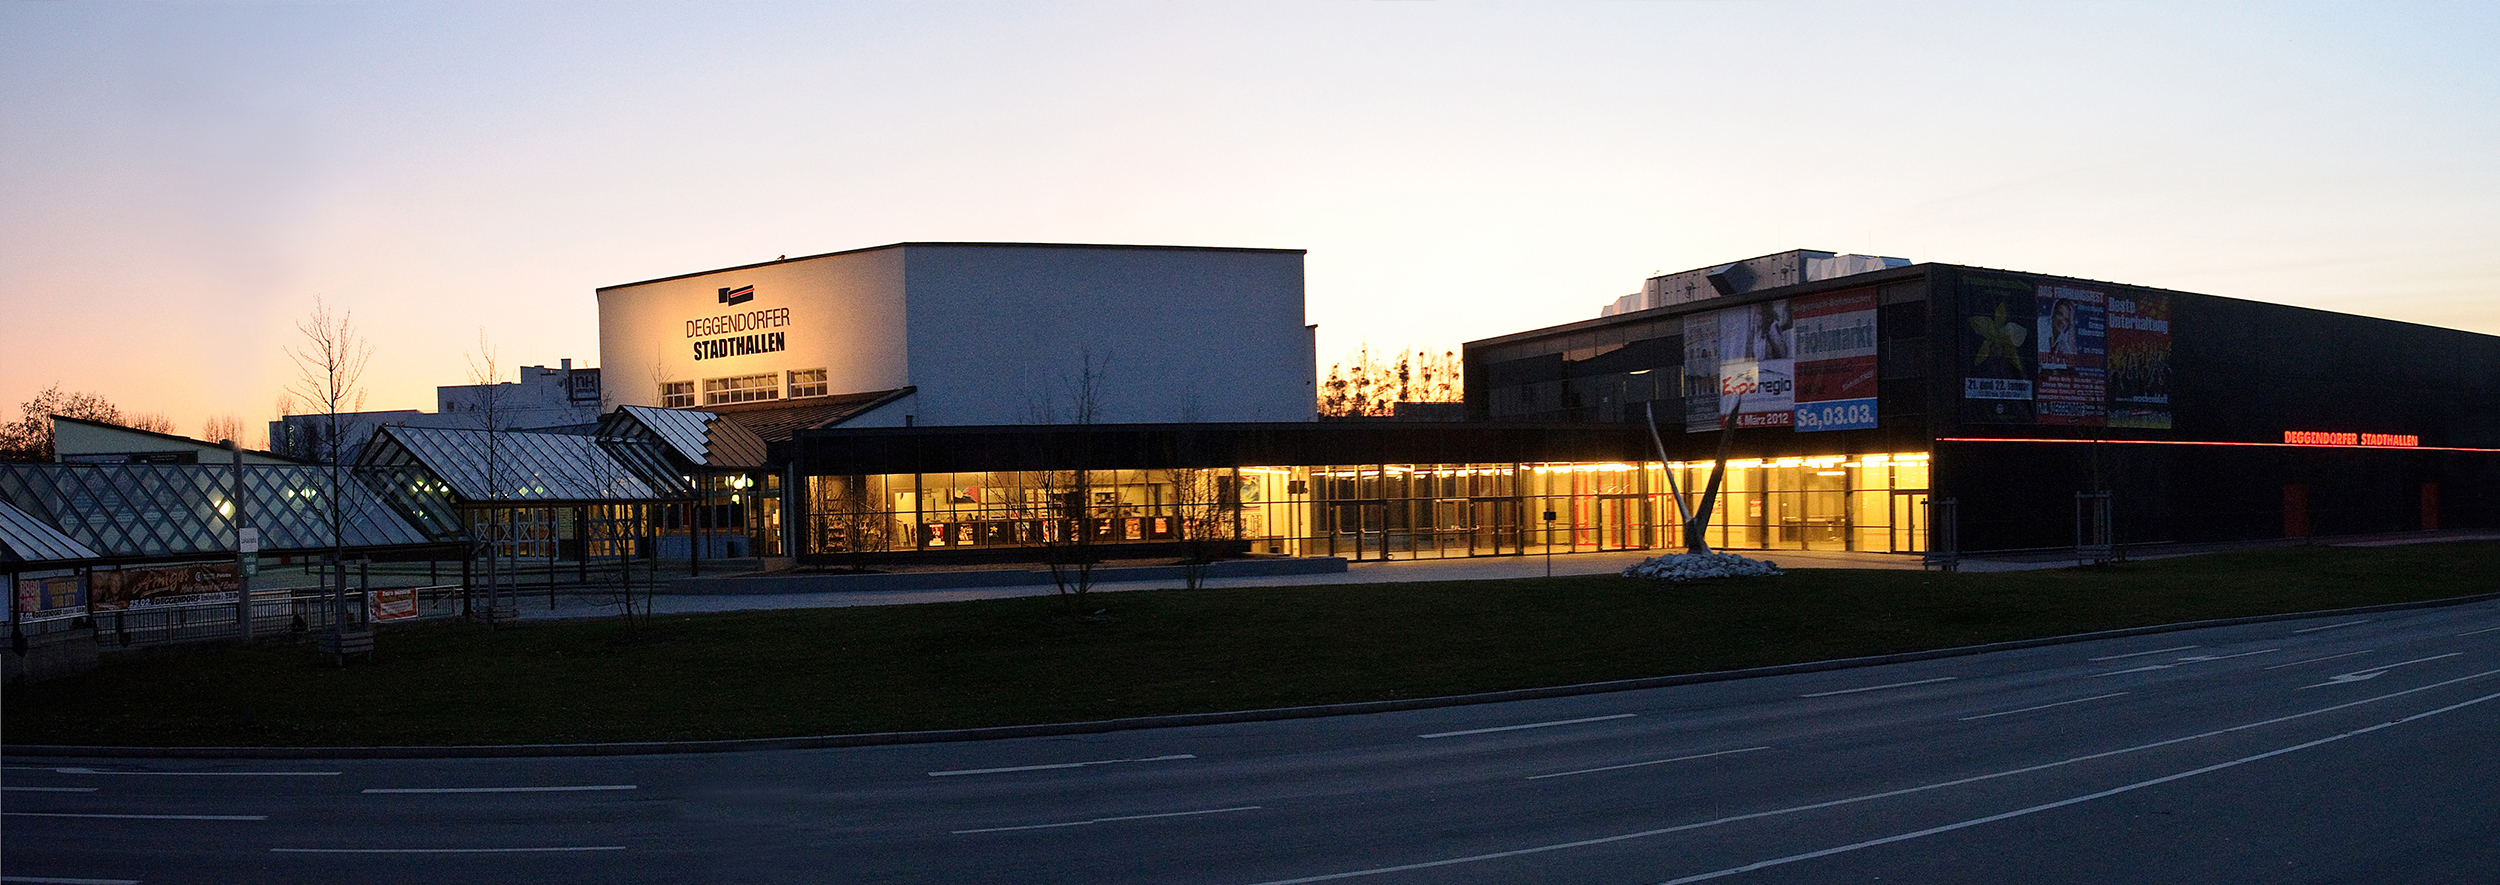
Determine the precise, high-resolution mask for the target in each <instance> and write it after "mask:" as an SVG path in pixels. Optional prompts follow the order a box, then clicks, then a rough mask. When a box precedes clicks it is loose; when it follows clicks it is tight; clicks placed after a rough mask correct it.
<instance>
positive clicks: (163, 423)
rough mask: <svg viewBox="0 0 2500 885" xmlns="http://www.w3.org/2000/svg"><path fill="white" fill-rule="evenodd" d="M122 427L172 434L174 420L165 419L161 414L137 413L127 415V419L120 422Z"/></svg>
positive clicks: (163, 414)
mask: <svg viewBox="0 0 2500 885" xmlns="http://www.w3.org/2000/svg"><path fill="white" fill-rule="evenodd" d="M122 426H123V427H128V428H130V429H132V430H145V431H148V432H150V433H172V432H174V419H172V418H168V417H165V413H163V412H137V413H133V414H131V415H129V416H128V419H127V420H125V421H123V422H122Z"/></svg>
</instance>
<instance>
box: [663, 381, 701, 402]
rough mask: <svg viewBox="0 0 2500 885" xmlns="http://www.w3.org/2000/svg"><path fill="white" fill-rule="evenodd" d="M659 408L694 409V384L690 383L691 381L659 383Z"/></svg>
mask: <svg viewBox="0 0 2500 885" xmlns="http://www.w3.org/2000/svg"><path fill="white" fill-rule="evenodd" d="M660 408H663V409H691V408H694V382H692V381H662V382H660Z"/></svg>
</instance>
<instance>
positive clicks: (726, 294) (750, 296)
mask: <svg viewBox="0 0 2500 885" xmlns="http://www.w3.org/2000/svg"><path fill="white" fill-rule="evenodd" d="M753 300H755V287H754V286H739V287H738V288H735V289H722V290H720V303H722V304H745V303H747V302H749V301H753Z"/></svg>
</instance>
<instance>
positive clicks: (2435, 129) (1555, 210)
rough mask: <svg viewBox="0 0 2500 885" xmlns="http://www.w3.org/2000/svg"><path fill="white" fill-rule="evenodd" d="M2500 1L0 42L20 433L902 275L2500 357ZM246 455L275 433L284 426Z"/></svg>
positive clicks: (718, 20)
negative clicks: (1285, 274) (1714, 305)
mask: <svg viewBox="0 0 2500 885" xmlns="http://www.w3.org/2000/svg"><path fill="white" fill-rule="evenodd" d="M2496 33H2500V4H2490V3H2480V4H2472V3H2458V4H2417V3H2369V4H2360V3H2343V4H2299V3H2245V4H2243V3H2193V4H2191V3H2177V2H2166V3H2125V2H2094V3H1935V4H1926V3H1900V4H1869V3H1833V4H1822V3H1809V2H1778V3H1773V2H1761V3H1705V2H1661V3H1604V4H1566V3H1534V4H1482V3H1307V4H1306V3H1290V2H1262V3H1235V4H1213V3H1155V4H1148V3H1114V4H1079V3H1051V4H1042V3H1032V4H1006V5H992V4H978V3H942V4H917V3H914V4H878V3H802V4H779V3H672V4H647V5H646V4H629V3H558V4H541V3H513V2H497V3H481V4H464V3H450V2H423V3H415V2H410V3H390V2H367V3H185V4H157V3H148V4H135V5H125V4H114V3H51V2H22V0H0V328H5V329H7V330H8V332H9V334H8V337H7V343H6V345H5V348H0V353H4V354H5V356H0V411H5V412H8V413H12V414H13V413H14V412H15V405H14V404H16V403H19V402H24V401H25V400H27V399H29V398H31V397H32V396H33V395H34V393H35V392H37V391H39V390H41V389H43V388H44V387H46V386H47V385H52V384H58V385H60V386H61V387H62V388H63V389H64V390H72V391H92V392H95V393H99V394H102V395H104V396H105V397H106V398H108V399H110V400H112V401H113V402H115V403H117V404H118V405H120V406H121V407H122V408H123V409H124V410H125V411H130V412H156V413H162V414H164V415H166V416H167V417H169V418H171V419H172V420H173V422H174V424H175V426H176V428H177V430H178V431H180V432H183V433H198V432H199V431H200V429H201V426H202V423H203V422H204V421H205V420H206V419H208V418H209V417H211V416H215V415H231V416H234V417H237V418H240V419H241V420H242V421H243V422H245V426H246V427H247V428H258V427H259V426H260V425H261V423H262V422H265V421H268V420H269V419H270V418H272V417H273V416H274V415H275V414H276V412H275V407H276V404H277V403H278V400H279V397H280V396H281V395H282V394H283V393H285V391H286V388H287V387H288V386H289V385H290V384H292V383H294V382H295V380H296V377H297V372H296V370H295V367H294V365H293V364H292V363H291V362H290V361H289V357H288V356H287V353H286V349H287V348H289V347H291V346H297V345H299V344H300V343H301V342H302V340H303V336H302V335H301V334H300V333H299V332H298V330H297V328H296V327H297V325H298V324H299V323H301V322H303V321H304V320H305V318H306V317H307V316H309V315H310V314H311V312H312V311H313V309H314V307H315V303H316V301H317V300H318V301H319V302H321V303H324V304H327V305H328V306H329V307H330V308H331V309H332V310H334V311H343V312H345V313H347V314H348V315H349V316H350V317H351V318H352V321H353V323H354V325H355V326H356V327H357V329H358V330H359V331H360V332H361V333H362V334H363V336H364V338H365V339H366V340H367V341H368V342H369V343H370V344H371V346H372V354H373V355H372V359H371V363H370V366H369V368H368V371H367V374H366V376H365V378H364V384H363V387H364V389H365V391H366V393H367V397H366V400H365V407H366V408H368V409H386V408H411V409H422V408H428V407H429V406H430V404H431V403H432V401H433V396H432V394H433V388H434V387H435V386H436V385H443V384H465V383H470V382H471V381H472V375H473V366H474V364H475V363H476V362H477V359H476V358H477V357H478V356H480V355H481V353H487V352H491V353H492V354H493V355H494V356H495V358H496V361H497V362H498V364H499V365H500V367H501V369H502V374H503V376H504V378H505V380H510V379H511V378H512V376H513V372H514V371H515V369H516V368H517V367H518V366H521V365H548V366H553V365H555V364H556V363H557V362H558V361H559V360H561V359H566V358H570V359H572V360H574V361H575V363H576V365H596V364H597V363H598V361H599V357H598V329H597V313H596V309H597V304H596V301H595V298H594V296H593V290H594V289H596V288H597V287H600V286H606V285H614V284H618V283H625V282H632V281H638V280H644V279H649V278H654V277H661V276H669V275H674V274H679V273H687V272H692V271H700V270H710V269H715V268H722V267H730V266H736V265H742V264H749V263H754V262H758V261H766V260H771V259H773V258H774V257H776V256H781V255H805V254H816V253H822V252H831V251H839V250H845V249H853V248H861V247H867V246H876V245H883V244H887V243H895V242H907V241H932V240H939V241H942V240H968V241H1014V242H1079V243H1152V244H1177V245H1199V246H1254V247H1273V248H1298V249H1307V250H1309V256H1308V259H1307V264H1306V273H1307V281H1306V282H1307V290H1306V291H1307V301H1306V311H1307V315H1308V319H1309V321H1310V322H1313V323H1317V324H1318V325H1319V360H1320V363H1321V366H1320V368H1321V371H1323V372H1324V371H1325V370H1326V367H1327V365H1328V364H1330V363H1332V362H1335V361H1337V360H1340V359H1343V358H1345V357H1346V356H1347V355H1348V354H1349V353H1350V352H1351V351H1352V350H1353V349H1354V348H1356V347H1357V346H1362V345H1368V346H1370V347H1371V348H1373V349H1375V350H1396V349H1400V348H1426V349H1430V350H1434V351H1439V350H1447V349H1456V348H1457V347H1458V346H1459V345H1460V344H1461V343H1463V342H1465V341H1469V340H1473V339H1479V338H1486V337H1491V336H1495V335H1500V334H1506V333H1510V332H1516V331H1523V330H1527V329H1532V328H1539V327H1543V326H1548V325H1553V324H1557V323H1564V322H1570V321H1574V320H1580V319H1587V318H1590V317H1594V316H1597V314H1598V310H1599V308H1600V307H1602V306H1603V305H1605V304H1606V303H1608V302H1610V301H1612V300H1613V299H1614V298H1615V297H1617V296H1620V295H1624V294H1627V293H1631V292H1634V291H1637V290H1638V289H1639V288H1640V284H1641V280H1642V279H1644V278H1646V277H1648V276H1652V275H1655V274H1658V273H1663V272H1673V271H1679V270H1686V269H1690V268H1696V267H1703V266H1709V265H1715V264H1720V263H1725V262H1727V261H1732V260H1736V259H1740V258H1747V257H1752V256H1756V255H1763V254H1769V253H1773V252H1779V251H1784V250H1788V249H1796V248H1808V249H1824V250H1832V251H1838V252H1858V253H1866V254H1878V255H1887V256H1896V257H1904V258H1910V259H1913V260H1918V261H1937V262H1948V263H1955V264H1965V265H1976V266H1983V267H1997V268H2008V269H2016V270H2026V271H2036V272H2042V273H2051V274H2060V275H2066V276H2074V277H2081V278H2086V279H2098V280H2109V281H2116V282H2124V283H2131V284H2137V285H2146V286H2158V287H2165V288H2172V289H2180V290H2186V291H2192V292H2203V293H2208V294H2214V295H2226V296H2231V297H2236V298H2248V299H2255V300H2260V301H2270V302H2277V303H2283V304H2295V305H2302V306H2307V307H2316V308H2322V309H2327V310H2336V311H2343V312H2348V313H2356V314H2364V315H2368V316H2376V317H2385V318H2390V319H2396V320H2403V321H2408V322H2415V323H2425V324H2431V325H2440V326H2448V327H2452V328H2459V329H2467V330H2472V331H2476V332H2482V333H2486V334H2500V249H2494V248H2493V247H2492V245H2491V244H2492V242H2493V240H2494V239H2495V237H2500V162H2494V158H2495V157H2500V53H2494V52H2490V51H2488V49H2489V47H2488V39H2489V37H2490V35H2492V34H2496ZM246 436H247V437H248V438H247V440H246V441H247V442H253V441H256V440H257V439H258V433H257V431H256V430H253V431H247V433H246Z"/></svg>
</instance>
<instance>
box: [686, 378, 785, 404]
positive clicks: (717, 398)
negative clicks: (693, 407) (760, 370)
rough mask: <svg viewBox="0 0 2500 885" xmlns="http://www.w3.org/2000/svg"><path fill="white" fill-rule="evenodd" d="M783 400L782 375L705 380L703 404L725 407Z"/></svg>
mask: <svg viewBox="0 0 2500 885" xmlns="http://www.w3.org/2000/svg"><path fill="white" fill-rule="evenodd" d="M780 398H781V373H779V372H766V373H764V374H761V375H739V376H737V377H734V378H705V379H703V404H704V405H707V406H725V405H729V404H731V403H755V402H763V401H765V400H775V399H780Z"/></svg>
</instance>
